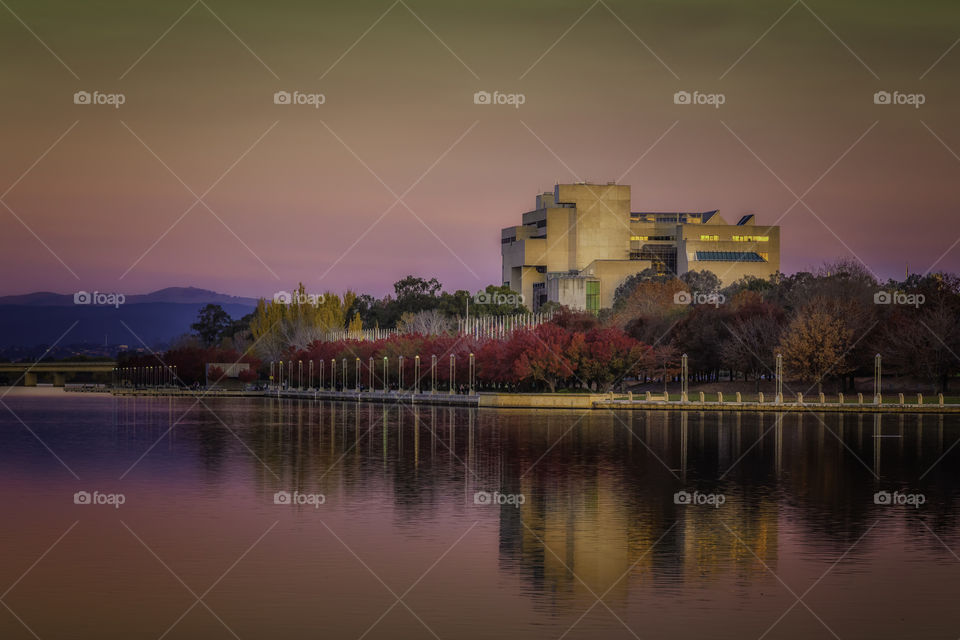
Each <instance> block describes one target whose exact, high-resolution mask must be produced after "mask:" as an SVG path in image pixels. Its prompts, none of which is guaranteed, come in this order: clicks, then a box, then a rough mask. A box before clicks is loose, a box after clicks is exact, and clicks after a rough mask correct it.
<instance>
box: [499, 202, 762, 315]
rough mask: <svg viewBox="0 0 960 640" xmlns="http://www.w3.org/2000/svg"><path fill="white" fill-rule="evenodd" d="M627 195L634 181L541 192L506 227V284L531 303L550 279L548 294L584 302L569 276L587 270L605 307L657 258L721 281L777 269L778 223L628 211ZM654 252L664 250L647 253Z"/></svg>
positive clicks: (503, 248) (678, 270) (710, 214)
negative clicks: (750, 257)
mask: <svg viewBox="0 0 960 640" xmlns="http://www.w3.org/2000/svg"><path fill="white" fill-rule="evenodd" d="M630 198H631V194H630V187H629V186H628V185H617V184H606V185H598V184H558V185H556V186H555V187H554V191H553V193H543V194H540V195H538V196H537V199H536V207H537V208H536V209H534V210H532V211H528V212H527V213H524V214H523V215H522V218H521V220H522V222H523V224H522V225H518V226H513V227H507V228H505V229H503V230H502V232H501V238H502V240H504V242H502V243H501V255H502V257H503V283H504V284H506V285H509V286H510V288H511V289H513V290H514V291H517V292H519V293H521V294H523V296H524V298H525V299H526V300H527V301H528V302H529V304H531V305H532V304H533V300H534V293H533V284H534V283H546V287H545V289H546V292H547V295H548V299H549V300H553V301H557V302H560V303H561V304H569V306H571V307H574V308H583V306H584V300H585V295H586V294H585V291H583V292H581V291H579V290H577V289H576V287H577V286H578V285H575V284H570V283H572V282H574V281H576V278H577V277H578V276H579V277H583V276H589V277H591V278H594V279H595V280H598V281H599V282H600V300H601V306H602V307H610V306H611V305H612V304H613V294H614V292H615V291H616V289H617V287H618V286H619V285H620V284H621V283H622V282H623V280H625V279H626V278H628V277H629V276H631V275H633V274H636V273H639V272H641V271H643V270H644V269H647V268H650V267H651V266H655V265H666V268H667V269H668V270H669V269H672V268H675V269H676V273H677V274H682V273H685V272H687V271H689V270H694V269H695V270H704V269H706V270H709V271H712V272H713V273H715V274H716V275H717V276H718V277H719V278H720V281H721V283H722V284H723V285H728V284H730V283H732V282H734V281H736V280H738V279H740V278H742V277H743V276H745V275H752V276H756V277H760V278H767V277H769V276H770V275H772V274H773V273H775V272H777V271H778V270H779V268H780V228H779V227H777V226H760V225H757V224H756V223H755V219H754V218H753V216H752V215H749V216H746V217H744V218H743V220H742V222H744V224H729V223H728V222H727V221H726V220H724V219H723V218H722V217H721V216H720V215H719V212H717V211H711V212H703V213H674V214H670V213H662V214H661V213H650V214H642V213H638V214H631V203H630ZM735 236H741V237H742V236H750V237H751V238H749V239H747V240H742V239H741V240H735V239H734V238H735ZM756 236H762V237H764V238H765V239H763V240H759V239H757V238H756ZM697 251H713V252H756V253H758V254H761V255H763V256H765V258H766V260H765V261H764V262H736V261H714V260H709V261H708V260H697V259H696V252H697ZM657 252H666V257H665V258H661V259H659V260H657V262H654V261H653V260H652V259H648V258H649V256H648V255H647V254H653V253H657ZM674 255H675V260H674V258H673V256H674ZM641 257H643V258H644V259H639V258H641ZM674 263H675V264H674ZM550 274H554V276H560V275H564V276H568V277H567V278H564V279H562V280H561V279H557V278H556V277H551V275H550ZM554 280H556V282H554ZM584 289H585V287H584ZM565 300H569V301H570V302H569V303H568V302H564V301H565Z"/></svg>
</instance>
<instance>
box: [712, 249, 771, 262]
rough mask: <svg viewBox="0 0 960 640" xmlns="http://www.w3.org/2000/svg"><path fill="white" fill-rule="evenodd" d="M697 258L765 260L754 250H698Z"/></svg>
mask: <svg viewBox="0 0 960 640" xmlns="http://www.w3.org/2000/svg"><path fill="white" fill-rule="evenodd" d="M697 260H698V261H701V262H704V261H709V262H765V260H764V258H763V257H762V256H761V255H760V254H759V253H756V252H754V251H697Z"/></svg>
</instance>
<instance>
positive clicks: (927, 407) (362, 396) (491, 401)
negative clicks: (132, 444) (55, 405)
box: [71, 389, 960, 414]
mask: <svg viewBox="0 0 960 640" xmlns="http://www.w3.org/2000/svg"><path fill="white" fill-rule="evenodd" d="M71 392H74V393H75V392H77V391H71ZM101 393H109V394H110V395H111V396H117V397H132V396H144V397H147V396H150V397H192V396H195V395H201V396H203V397H211V398H227V397H234V398H239V397H249V398H256V397H260V398H268V397H273V398H284V399H291V400H334V401H341V402H375V403H379V404H424V405H441V406H465V407H477V408H481V409H553V410H563V409H568V410H569V409H575V410H587V409H589V410H641V411H729V412H759V413H766V412H772V413H795V412H803V411H813V412H816V413H894V414H904V413H915V414H925V413H960V404H939V403H925V404H922V405H920V404H916V403H903V404H900V403H889V402H887V403H882V404H874V403H869V404H868V403H864V404H858V403H851V402H845V403H843V404H840V403H838V402H823V403H821V402H802V403H801V402H797V401H792V402H782V403H775V402H762V403H761V402H735V401H712V402H710V401H703V402H701V401H699V400H695V401H689V400H688V401H685V402H683V401H678V400H671V401H666V400H646V399H634V398H632V397H631V396H630V395H623V394H612V393H607V394H589V393H491V392H480V393H475V394H472V395H470V394H450V393H449V392H445V391H441V392H437V393H430V392H420V393H413V392H412V391H405V392H402V393H398V392H396V391H388V392H383V391H360V392H357V391H328V390H306V389H304V390H296V389H287V390H283V391H234V390H226V389H220V390H216V389H215V390H210V391H206V392H196V391H188V390H176V391H175V390H169V389H167V390H163V389H137V390H106V391H103V392H101Z"/></svg>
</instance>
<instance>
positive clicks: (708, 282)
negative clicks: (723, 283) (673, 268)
mask: <svg viewBox="0 0 960 640" xmlns="http://www.w3.org/2000/svg"><path fill="white" fill-rule="evenodd" d="M680 280H681V281H682V282H683V283H685V284H686V285H687V286H688V287H689V288H690V291H693V292H695V293H703V294H709V293H717V292H718V291H720V278H718V277H717V275H716V274H715V273H714V272H713V271H708V270H707V269H704V270H703V271H687V272H686V273H684V274H683V275H681V276H680Z"/></svg>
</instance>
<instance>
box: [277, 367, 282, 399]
mask: <svg viewBox="0 0 960 640" xmlns="http://www.w3.org/2000/svg"><path fill="white" fill-rule="evenodd" d="M277 371H278V374H279V375H278V376H277V393H279V392H280V390H281V389H283V360H281V361H280V366H279V367H277Z"/></svg>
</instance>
